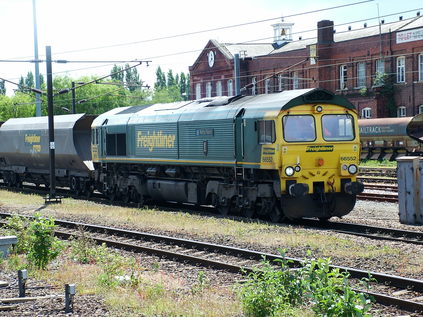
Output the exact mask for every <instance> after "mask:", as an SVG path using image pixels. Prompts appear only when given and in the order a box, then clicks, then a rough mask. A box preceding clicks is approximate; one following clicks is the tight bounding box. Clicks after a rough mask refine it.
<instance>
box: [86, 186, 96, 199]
mask: <svg viewBox="0 0 423 317" xmlns="http://www.w3.org/2000/svg"><path fill="white" fill-rule="evenodd" d="M93 191H94V189H93V187H92V186H91V185H90V184H88V183H85V190H84V194H85V197H86V198H91V196H92V195H93Z"/></svg>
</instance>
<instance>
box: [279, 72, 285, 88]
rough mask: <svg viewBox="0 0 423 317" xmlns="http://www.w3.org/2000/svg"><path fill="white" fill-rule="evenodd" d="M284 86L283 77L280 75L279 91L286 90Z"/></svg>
mask: <svg viewBox="0 0 423 317" xmlns="http://www.w3.org/2000/svg"><path fill="white" fill-rule="evenodd" d="M284 88H285V87H284V84H283V76H282V75H278V90H279V91H283V90H284Z"/></svg>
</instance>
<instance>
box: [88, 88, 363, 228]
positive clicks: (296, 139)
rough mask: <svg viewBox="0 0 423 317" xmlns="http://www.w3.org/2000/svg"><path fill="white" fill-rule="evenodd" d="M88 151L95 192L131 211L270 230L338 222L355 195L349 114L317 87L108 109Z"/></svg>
mask: <svg viewBox="0 0 423 317" xmlns="http://www.w3.org/2000/svg"><path fill="white" fill-rule="evenodd" d="M91 149H92V156H93V162H94V167H95V173H96V176H95V184H96V187H97V189H98V190H100V191H102V192H104V193H105V194H106V195H108V196H110V197H114V198H116V199H123V200H125V201H129V200H131V201H135V202H138V203H143V202H144V201H146V200H165V201H175V202H181V203H191V204H198V205H200V204H201V205H202V204H207V205H213V206H215V207H216V208H217V210H219V212H220V213H221V214H222V215H226V214H228V213H233V214H241V215H244V216H247V217H252V216H254V215H256V216H260V217H267V218H270V219H271V220H272V221H274V222H277V221H281V220H282V219H283V218H284V217H287V218H301V217H318V218H321V219H327V218H330V217H332V216H338V217H341V216H344V215H346V214H348V213H349V212H350V211H351V210H352V209H353V207H354V204H355V199H356V194H358V193H360V192H361V191H362V190H363V185H362V184H361V183H359V182H357V181H356V174H357V171H358V163H359V158H360V141H359V134H358V125H357V113H356V110H355V109H354V106H353V105H352V104H351V103H350V102H349V101H348V100H346V99H345V98H343V97H341V96H336V95H334V94H332V93H331V92H328V91H326V90H323V89H302V90H291V91H284V92H281V93H277V94H266V95H258V96H236V97H216V98H208V99H202V100H196V101H185V102H177V103H170V104H153V105H147V106H136V107H128V108H117V109H113V110H111V111H109V112H107V113H104V114H102V115H100V116H98V117H97V118H96V119H95V120H94V122H93V124H92V145H91Z"/></svg>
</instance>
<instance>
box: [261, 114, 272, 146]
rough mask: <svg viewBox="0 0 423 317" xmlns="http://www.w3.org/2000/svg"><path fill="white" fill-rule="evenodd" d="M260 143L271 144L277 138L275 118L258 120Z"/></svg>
mask: <svg viewBox="0 0 423 317" xmlns="http://www.w3.org/2000/svg"><path fill="white" fill-rule="evenodd" d="M258 128H259V129H258V130H259V131H258V132H259V143H260V144H271V143H274V142H275V140H276V133H275V122H274V121H273V120H260V121H258Z"/></svg>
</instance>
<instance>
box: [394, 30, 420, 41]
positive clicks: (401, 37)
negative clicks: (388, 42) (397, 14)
mask: <svg viewBox="0 0 423 317" xmlns="http://www.w3.org/2000/svg"><path fill="white" fill-rule="evenodd" d="M419 40H423V28H420V29H415V30H409V31H402V32H397V44H401V43H407V42H413V41H419Z"/></svg>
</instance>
